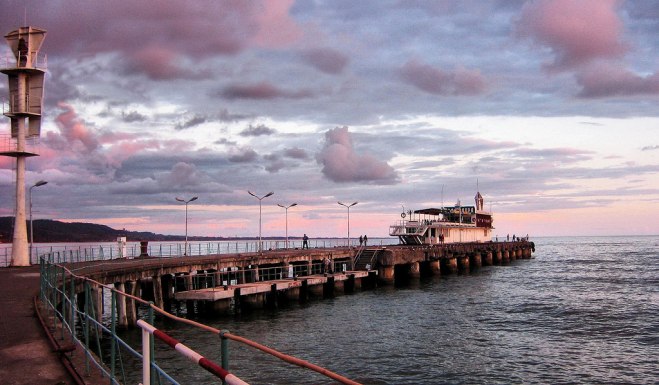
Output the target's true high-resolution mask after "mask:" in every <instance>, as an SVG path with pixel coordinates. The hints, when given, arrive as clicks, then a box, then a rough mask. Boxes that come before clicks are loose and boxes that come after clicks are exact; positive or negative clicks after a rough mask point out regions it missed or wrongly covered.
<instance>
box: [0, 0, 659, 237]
mask: <svg viewBox="0 0 659 385" xmlns="http://www.w3.org/2000/svg"><path fill="white" fill-rule="evenodd" d="M0 8H1V9H2V13H1V14H0V26H1V27H2V31H1V32H3V34H7V33H9V32H10V31H13V30H15V29H17V28H19V27H21V26H23V25H31V26H35V27H38V28H42V29H45V30H46V31H47V35H46V39H45V41H44V44H43V46H42V48H41V52H42V53H45V54H47V56H48V69H47V75H46V81H45V82H46V84H45V101H44V116H43V125H42V132H41V137H40V140H39V143H38V146H37V147H36V148H37V149H38V150H36V151H37V152H38V153H39V155H40V156H38V157H33V158H29V159H28V161H27V177H26V179H27V186H28V187H29V186H31V185H33V184H34V183H36V182H37V181H39V180H45V181H48V184H47V185H44V186H40V187H37V188H34V189H33V190H32V191H33V193H32V204H33V209H32V210H33V211H32V212H33V216H34V218H35V219H54V220H61V221H67V222H68V221H77V222H92V223H100V224H105V225H108V226H111V227H113V228H116V229H122V228H125V229H127V230H131V231H151V232H155V233H162V234H183V233H184V231H185V230H184V226H185V205H184V204H182V203H180V202H178V201H176V200H175V198H176V197H179V198H182V199H190V198H191V197H193V196H198V197H199V199H198V200H196V201H194V202H191V203H190V204H189V205H188V226H189V227H188V233H189V235H199V236H221V237H233V236H258V231H259V218H261V220H262V235H263V236H264V237H267V236H284V235H285V231H286V217H287V218H288V219H287V223H288V233H289V235H290V236H301V235H302V234H303V233H306V234H308V235H309V236H310V237H345V236H346V234H347V229H348V210H347V209H346V208H345V207H343V206H340V205H339V204H337V202H338V201H341V202H343V203H346V204H350V203H353V202H359V203H358V204H357V205H355V206H353V207H352V208H351V209H350V211H349V215H350V220H349V223H350V234H351V236H352V237H356V236H358V235H361V234H367V235H368V236H369V237H371V238H373V237H387V236H388V232H389V225H391V224H394V223H395V222H396V221H398V220H400V213H401V212H402V211H403V210H405V211H407V210H410V209H411V210H416V209H422V208H428V207H438V206H441V205H442V204H444V205H454V204H455V203H456V202H457V201H458V200H460V201H461V203H462V204H463V205H468V204H473V198H474V195H475V193H476V191H477V190H479V191H480V192H481V194H482V195H483V197H484V199H485V208H486V209H488V210H491V211H492V212H493V213H494V226H495V229H494V230H493V235H499V236H504V235H506V234H510V235H511V236H512V235H513V234H517V235H526V234H529V235H530V236H531V237H533V236H561V235H644V234H657V233H659V1H657V0H634V1H622V0H621V1H615V0H579V1H576V0H530V1H514V0H505V1H504V0H501V1H480V0H462V1H457V0H456V1H452V0H445V1H442V0H438V1H381V0H372V1H369V0H364V1H352V0H350V1H346V0H335V1H321V0H316V1H293V0H279V1H265V0H263V1H257V0H254V1H240V0H226V1H217V0H208V1H200V0H186V1H155V0H146V1H132V2H128V1H123V0H107V1H83V0H50V1H35V0H21V1H16V0H0ZM0 55H2V56H6V55H11V53H10V51H9V48H8V46H6V45H4V46H2V47H1V48H0ZM3 76H4V75H3ZM8 94H9V91H8V86H7V81H2V82H1V83H0V97H2V98H3V100H5V101H6V98H7V96H8ZM8 135H9V119H8V118H6V117H2V119H1V120H0V137H2V136H4V137H5V138H6V137H7V136H8ZM14 169H15V160H14V159H13V158H9V157H0V198H1V202H2V203H1V205H0V216H11V215H13V212H14V196H15V192H14V185H15V174H14ZM248 191H252V192H253V193H254V194H256V195H258V196H263V195H265V194H267V193H268V192H271V191H272V192H274V194H273V195H272V196H270V197H267V198H264V199H263V200H261V203H262V213H261V216H259V200H257V199H256V198H255V197H253V196H251V195H249V194H248ZM292 203H297V206H294V207H291V208H290V209H288V210H287V211H286V210H285V209H283V208H281V207H279V206H277V205H278V204H281V205H284V206H287V205H290V204H292ZM286 212H287V213H288V214H287V215H286Z"/></svg>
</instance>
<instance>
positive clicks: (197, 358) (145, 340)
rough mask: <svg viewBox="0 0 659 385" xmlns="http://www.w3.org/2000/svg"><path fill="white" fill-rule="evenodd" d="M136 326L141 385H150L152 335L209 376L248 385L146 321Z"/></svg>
mask: <svg viewBox="0 0 659 385" xmlns="http://www.w3.org/2000/svg"><path fill="white" fill-rule="evenodd" d="M137 325H138V326H139V327H140V328H142V384H143V385H149V384H151V357H150V353H149V352H150V351H151V348H150V346H149V339H150V338H149V334H153V336H154V337H156V338H158V339H159V340H161V341H163V342H164V343H166V344H167V345H169V346H170V347H172V348H174V350H176V351H177V352H179V353H181V354H182V355H183V356H184V357H186V358H187V359H189V360H190V361H192V362H194V363H196V364H197V365H199V366H201V367H202V368H204V369H206V370H207V371H208V372H210V373H211V374H213V375H215V376H217V377H219V378H220V379H222V381H224V382H225V383H226V384H227V385H249V384H248V383H246V382H245V381H243V380H241V379H240V378H238V377H236V376H234V375H233V374H231V373H229V372H228V371H226V370H225V369H223V368H222V367H221V366H219V365H217V364H216V363H214V362H213V361H211V360H209V359H207V358H205V357H204V356H202V355H201V354H199V353H197V352H195V351H194V350H192V349H190V348H189V347H187V346H185V345H184V344H182V343H180V342H179V341H178V340H176V339H175V338H172V337H170V336H168V335H167V334H165V333H164V332H161V331H160V330H158V329H156V328H155V327H153V326H152V325H150V324H149V323H147V322H146V321H144V320H138V321H137Z"/></svg>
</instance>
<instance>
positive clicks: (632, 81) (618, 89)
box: [577, 65, 659, 98]
mask: <svg viewBox="0 0 659 385" xmlns="http://www.w3.org/2000/svg"><path fill="white" fill-rule="evenodd" d="M577 83H579V85H580V86H581V87H582V89H581V92H580V93H579V96H580V97H583V98H600V97H608V96H633V95H659V73H658V72H655V73H654V74H652V75H647V76H645V77H643V76H639V75H637V74H634V73H632V72H630V71H628V70H625V69H623V68H619V67H615V66H612V65H608V66H607V65H598V66H591V67H589V68H588V69H586V70H584V71H582V72H580V73H579V74H577Z"/></svg>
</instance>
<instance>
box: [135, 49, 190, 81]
mask: <svg viewBox="0 0 659 385" xmlns="http://www.w3.org/2000/svg"><path fill="white" fill-rule="evenodd" d="M178 60H179V57H178V55H177V54H176V53H175V52H173V51H171V50H169V49H165V48H160V47H148V48H145V49H144V50H141V51H138V52H135V53H134V54H133V55H132V56H130V57H128V63H127V65H126V70H127V71H128V72H129V73H132V72H137V73H144V74H145V75H147V76H148V77H149V78H151V79H153V80H167V79H177V78H181V77H185V76H187V75H186V74H188V72H187V71H185V70H184V69H182V68H181V67H180V65H179V63H178Z"/></svg>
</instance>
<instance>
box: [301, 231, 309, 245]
mask: <svg viewBox="0 0 659 385" xmlns="http://www.w3.org/2000/svg"><path fill="white" fill-rule="evenodd" d="M302 248H303V249H308V248H309V237H307V234H304V237H302Z"/></svg>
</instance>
